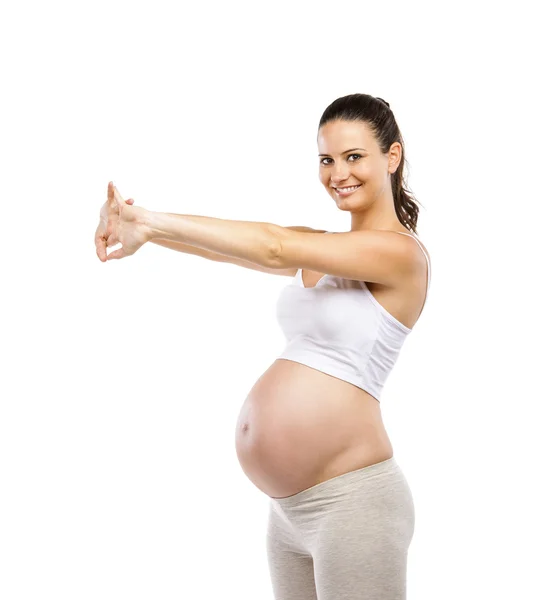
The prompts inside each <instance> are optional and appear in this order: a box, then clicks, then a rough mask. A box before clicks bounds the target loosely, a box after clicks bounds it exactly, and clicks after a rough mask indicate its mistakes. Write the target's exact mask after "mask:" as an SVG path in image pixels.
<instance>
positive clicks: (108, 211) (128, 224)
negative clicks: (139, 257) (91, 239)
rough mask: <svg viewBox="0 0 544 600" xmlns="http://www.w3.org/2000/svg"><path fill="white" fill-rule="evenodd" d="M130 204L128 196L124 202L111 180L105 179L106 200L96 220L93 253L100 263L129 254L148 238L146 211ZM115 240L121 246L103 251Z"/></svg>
mask: <svg viewBox="0 0 544 600" xmlns="http://www.w3.org/2000/svg"><path fill="white" fill-rule="evenodd" d="M133 203H134V200H133V199H132V198H130V199H129V200H127V201H126V202H125V200H123V198H122V197H121V195H120V194H119V192H118V190H117V188H116V187H115V186H114V185H113V182H111V181H110V182H109V184H108V199H107V200H106V202H104V204H103V206H102V208H101V209H100V220H99V223H98V227H97V228H96V232H95V245H96V254H97V255H98V258H99V259H100V260H101V261H102V262H106V261H107V260H110V259H115V258H124V257H125V256H130V255H132V254H134V253H135V252H136V250H138V248H140V247H141V246H143V244H145V242H147V241H148V240H149V239H150V237H149V231H148V228H147V226H146V225H145V216H146V213H147V212H148V211H146V210H145V209H144V208H142V207H139V206H132V205H133ZM119 243H120V244H122V246H123V247H122V248H119V249H117V250H115V251H114V252H111V253H110V254H109V255H108V254H106V247H107V246H110V247H111V246H115V245H116V244H119Z"/></svg>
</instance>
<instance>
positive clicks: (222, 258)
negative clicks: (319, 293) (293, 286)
mask: <svg viewBox="0 0 544 600" xmlns="http://www.w3.org/2000/svg"><path fill="white" fill-rule="evenodd" d="M167 214H171V213H167ZM286 229H292V230H294V231H306V232H310V233H324V230H321V229H312V228H311V227H303V226H293V227H286ZM149 241H150V242H153V243H154V244H157V245H158V246H163V247H164V248H169V249H170V250H176V251H177V252H183V253H185V254H193V255H195V256H201V257H202V258H205V259H207V260H213V261H214V262H223V263H230V264H233V265H238V266H239V267H245V268H246V269H252V270H254V271H261V272H263V273H270V274H272V275H284V276H287V277H294V276H295V275H296V272H297V269H296V268H295V267H290V268H287V269H275V268H273V267H264V266H262V265H258V264H256V263H252V262H251V261H248V260H244V259H237V258H235V257H233V256H228V255H226V254H220V253H219V252H212V251H211V250H206V249H205V248H199V247H197V246H191V245H190V244H185V243H183V242H177V241H174V240H167V239H163V238H151V239H150V240H149Z"/></svg>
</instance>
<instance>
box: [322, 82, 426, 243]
mask: <svg viewBox="0 0 544 600" xmlns="http://www.w3.org/2000/svg"><path fill="white" fill-rule="evenodd" d="M337 120H342V121H360V122H363V123H366V124H367V125H368V127H369V129H370V131H371V132H372V133H373V135H374V136H375V138H376V140H377V142H378V145H379V147H380V150H381V151H382V152H383V153H384V154H385V153H386V152H388V150H389V148H391V145H392V144H393V143H394V142H399V143H400V145H401V146H402V157H401V159H400V163H399V166H398V167H397V170H396V171H395V172H394V173H393V174H392V175H391V190H392V192H393V199H394V201H395V212H396V213H397V217H398V218H399V220H400V221H401V223H402V224H403V225H404V226H405V227H407V228H408V229H410V230H411V231H413V232H414V233H416V234H417V219H418V215H419V208H418V206H417V204H419V202H418V201H417V200H416V198H415V197H414V195H413V194H412V193H409V192H408V188H407V186H406V182H405V181H404V177H403V173H404V163H405V162H406V163H407V164H409V163H408V161H407V160H405V151H404V140H403V139H402V135H401V133H400V129H399V126H398V125H397V121H396V120H395V116H394V115H393V111H392V110H391V109H390V108H389V103H388V102H386V101H385V100H383V99H382V98H376V97H374V96H370V95H369V94H350V95H349V96H343V97H342V98H337V99H336V100H335V101H334V102H332V103H331V104H329V106H327V108H326V109H325V112H324V113H323V115H322V116H321V119H320V121H319V128H318V130H319V129H321V127H322V126H323V125H325V123H328V122H330V121H337Z"/></svg>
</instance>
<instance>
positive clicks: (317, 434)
mask: <svg viewBox="0 0 544 600" xmlns="http://www.w3.org/2000/svg"><path fill="white" fill-rule="evenodd" d="M318 146H319V153H320V154H322V155H323V156H320V162H319V179H320V181H321V183H322V185H323V186H324V188H325V189H326V191H327V193H328V195H329V196H330V197H331V198H332V199H333V201H334V202H335V204H336V207H337V208H338V209H339V210H341V211H343V212H349V213H350V214H351V230H352V231H355V230H365V229H369V230H384V231H397V232H399V233H410V234H411V232H410V231H409V230H408V229H407V228H406V227H405V226H404V225H403V223H402V222H401V221H400V220H399V219H398V217H397V214H396V211H395V207H394V200H393V193H392V187H391V176H392V174H393V173H394V172H395V171H396V169H397V168H398V166H399V163H400V159H401V156H402V146H401V145H400V144H399V143H395V144H392V146H391V148H390V149H389V150H388V152H386V153H382V152H381V150H380V148H379V146H378V145H377V142H376V139H375V138H374V136H373V135H372V133H371V131H370V130H369V129H368V128H367V127H366V125H365V124H362V123H351V122H343V121H340V122H333V123H327V124H326V125H325V126H323V127H322V128H321V130H320V132H319V136H318ZM354 148H357V150H352V149H354ZM347 150H350V151H349V152H346V151H347ZM352 185H359V186H360V187H359V189H357V190H356V191H355V192H354V193H352V194H351V195H347V196H341V195H340V194H339V193H338V192H337V191H336V187H337V186H340V187H342V186H352ZM132 202H133V201H131V200H128V201H126V202H125V201H124V200H123V199H122V198H121V196H120V195H119V194H118V192H117V191H116V190H115V188H114V187H113V185H112V184H111V189H110V186H109V187H108V201H107V202H106V203H105V205H104V206H103V207H102V210H101V219H100V223H99V226H98V228H97V231H96V236H95V241H96V247H97V255H98V257H99V258H100V260H102V261H105V260H106V247H107V246H112V245H115V244H116V243H122V244H123V247H124V246H125V243H126V245H127V249H126V250H123V249H122V250H123V251H119V250H116V251H115V252H112V253H111V254H110V255H109V256H108V257H107V259H108V260H109V259H110V258H121V257H123V256H128V255H130V254H131V253H134V252H135V251H136V250H137V249H138V248H139V247H140V246H141V243H140V242H141V241H142V239H145V237H146V229H145V224H144V218H143V216H144V213H145V209H141V208H139V207H133V206H132V205H131V203H132ZM134 209H139V211H138V210H134ZM399 237H400V236H399ZM152 241H156V242H157V243H159V244H161V240H152ZM413 242H414V243H416V242H415V240H413ZM142 243H145V242H142ZM162 245H164V246H165V247H167V248H172V249H177V250H180V251H185V252H191V251H190V250H189V246H188V245H186V244H183V243H179V242H173V241H169V242H166V241H164V240H163V241H162ZM191 248H192V247H191ZM425 252H426V251H425ZM116 253H117V255H116V256H114V254H116ZM191 253H194V254H198V255H200V256H203V257H205V258H210V259H211V260H216V261H221V262H231V263H234V264H238V265H240V266H244V267H248V268H255V266H256V265H255V264H253V265H251V263H249V262H244V261H243V260H241V259H238V260H235V259H234V258H232V257H229V256H222V255H221V256H220V255H218V254H215V253H212V252H209V251H206V250H203V249H200V248H196V247H195V248H194V252H191ZM259 270H265V271H266V272H271V273H272V272H273V269H270V268H268V269H265V268H264V267H262V266H261V268H260V269H259ZM295 273H296V269H283V270H282V272H281V273H278V274H282V275H289V276H291V277H293V276H294V275H295ZM322 276H323V273H317V272H314V271H309V270H307V269H304V270H303V272H302V280H303V283H304V286H305V287H313V286H314V285H315V284H316V283H317V282H318V281H319V280H320V279H321V277H322ZM427 276H428V274H427V265H426V260H425V258H424V256H423V255H421V257H420V263H419V264H418V267H417V269H415V270H414V275H413V276H412V277H411V278H409V279H407V278H404V279H402V278H399V281H398V283H397V284H396V285H392V286H385V285H381V284H377V283H369V282H367V286H368V288H369V290H370V292H371V293H372V295H373V296H374V298H375V299H376V300H377V301H378V303H379V304H380V305H381V306H382V307H383V308H384V309H385V310H386V311H387V312H389V313H390V314H391V315H392V316H394V317H395V318H396V319H398V320H399V321H400V322H401V323H403V324H404V325H405V326H406V327H408V328H410V329H411V328H412V327H413V326H414V325H415V323H416V322H417V320H418V318H419V315H420V313H421V310H422V306H423V303H424V300H425V297H426V286H427ZM235 448H236V453H237V456H238V459H239V461H240V465H241V467H242V469H243V471H244V472H245V473H246V475H247V476H248V478H249V479H250V480H251V481H252V482H253V483H254V485H255V486H256V487H258V488H259V489H260V490H261V491H263V492H264V493H265V494H267V495H268V496H270V497H273V498H281V497H286V496H290V495H293V494H296V493H297V492H299V491H302V490H304V489H307V488H308V487H311V486H313V485H316V484H318V483H320V482H322V481H326V480H328V479H330V478H332V477H335V476H338V475H341V474H343V473H346V472H349V471H353V470H356V469H359V468H362V467H364V466H367V465H371V464H374V463H377V462H381V461H383V460H386V459H387V458H390V457H391V456H393V447H392V444H391V441H390V440H389V437H388V435H387V433H386V430H385V427H384V423H383V420H382V415H381V409H380V403H379V402H378V400H377V399H376V398H374V397H373V396H371V395H370V394H369V393H368V392H366V391H365V390H363V389H361V388H359V387H357V386H354V385H352V384H350V383H348V382H346V381H343V380H341V379H337V378H335V377H332V376H329V375H327V374H325V373H322V372H321V371H318V370H316V369H312V368H310V367H308V366H306V365H304V364H300V363H297V362H294V361H289V360H283V359H277V360H275V361H274V362H273V363H272V365H270V367H269V368H268V369H267V370H266V371H265V372H264V373H263V374H262V375H261V376H260V377H259V378H258V379H257V381H256V383H255V384H254V385H253V387H252V388H251V390H250V391H249V393H248V395H247V397H246V399H245V401H244V403H243V405H242V407H241V410H240V413H239V416H238V421H237V424H236V431H235Z"/></svg>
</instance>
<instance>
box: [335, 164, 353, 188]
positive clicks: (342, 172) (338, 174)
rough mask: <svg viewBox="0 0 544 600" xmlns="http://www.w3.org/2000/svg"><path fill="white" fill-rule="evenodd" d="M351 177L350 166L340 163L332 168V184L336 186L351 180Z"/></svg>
mask: <svg viewBox="0 0 544 600" xmlns="http://www.w3.org/2000/svg"><path fill="white" fill-rule="evenodd" d="M349 175H350V173H349V165H346V164H345V163H343V162H341V161H339V162H337V163H336V164H335V165H334V166H333V167H332V170H331V183H333V184H334V185H337V184H339V183H342V181H345V180H346V179H348V178H349Z"/></svg>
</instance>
